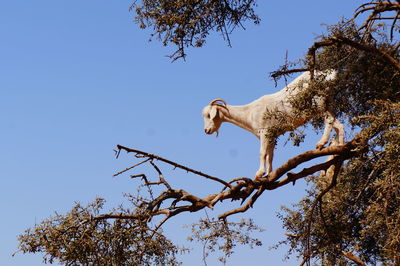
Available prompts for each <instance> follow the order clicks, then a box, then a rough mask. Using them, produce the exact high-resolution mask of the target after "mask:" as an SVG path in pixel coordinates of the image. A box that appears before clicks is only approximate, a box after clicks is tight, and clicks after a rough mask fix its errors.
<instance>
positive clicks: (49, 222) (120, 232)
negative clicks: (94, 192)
mask: <svg viewBox="0 0 400 266" xmlns="http://www.w3.org/2000/svg"><path fill="white" fill-rule="evenodd" d="M132 199H133V198H132ZM135 201H136V200H135ZM104 204H105V200H104V199H100V198H98V199H96V200H95V201H94V202H92V203H91V204H89V205H88V206H85V207H83V206H81V205H80V204H79V203H77V204H76V205H75V206H74V207H73V208H72V210H71V211H70V212H68V213H66V214H65V215H61V214H56V215H55V216H54V217H50V218H49V219H46V220H44V221H43V222H41V223H40V224H36V225H35V226H34V228H33V229H27V230H26V231H25V233H24V234H23V235H20V236H19V241H20V247H19V249H20V251H22V252H24V253H26V252H31V253H36V252H42V253H44V254H45V256H44V257H43V261H44V262H45V263H47V262H49V263H53V262H54V261H55V260H58V262H59V263H61V264H65V265H178V262H177V261H176V259H175V255H176V254H177V253H178V252H181V251H185V250H184V249H182V248H178V247H177V246H175V245H174V244H173V243H172V242H171V241H170V240H168V239H167V238H166V237H165V236H164V235H163V234H162V232H161V231H160V230H158V231H155V230H152V229H151V228H149V227H148V226H147V224H146V223H145V222H144V221H141V220H140V219H111V221H109V220H107V219H96V218H95V217H99V213H100V211H101V210H102V208H103V206H104ZM131 209H133V210H134V211H137V210H140V208H129V209H124V208H122V207H120V208H118V210H115V211H118V213H119V215H120V214H126V215H133V214H132V213H131Z"/></svg>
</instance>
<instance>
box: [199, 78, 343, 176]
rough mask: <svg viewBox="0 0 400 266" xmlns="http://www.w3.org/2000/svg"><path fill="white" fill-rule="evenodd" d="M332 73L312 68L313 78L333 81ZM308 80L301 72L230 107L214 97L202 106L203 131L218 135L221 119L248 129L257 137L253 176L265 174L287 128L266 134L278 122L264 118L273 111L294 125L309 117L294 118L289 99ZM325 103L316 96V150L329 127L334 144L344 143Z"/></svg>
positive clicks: (334, 118) (325, 141) (328, 134)
mask: <svg viewBox="0 0 400 266" xmlns="http://www.w3.org/2000/svg"><path fill="white" fill-rule="evenodd" d="M336 74H337V73H336V71H326V72H319V71H316V72H315V75H314V77H323V76H325V79H326V80H334V79H335V78H336ZM320 75H321V76H320ZM309 80H310V73H309V72H304V73H303V74H301V75H300V76H299V77H297V78H296V79H295V80H293V81H292V82H291V83H290V84H289V85H287V86H286V87H285V88H283V89H282V90H280V91H278V92H276V93H273V94H269V95H264V96H262V97H261V98H259V99H257V100H255V101H253V102H251V103H250V104H247V105H241V106H233V105H228V104H226V102H225V101H224V100H222V99H215V100H213V101H211V102H210V104H209V105H207V106H206V107H204V109H203V117H204V132H205V133H206V134H213V133H214V132H215V133H216V134H217V136H218V130H219V128H220V126H221V124H222V123H223V122H229V123H232V124H235V125H237V126H239V127H241V128H243V129H245V130H247V131H250V132H251V133H253V134H254V135H256V136H257V138H259V139H260V168H259V169H258V171H257V173H256V175H255V177H256V178H259V177H262V176H263V175H264V174H265V173H267V174H269V173H270V172H271V171H272V158H273V152H274V148H275V142H276V138H277V137H278V136H279V135H282V134H284V133H285V132H286V131H287V130H282V132H279V133H278V134H275V135H273V136H271V135H272V134H268V130H269V129H270V128H271V127H274V126H276V125H278V124H279V123H281V122H279V121H277V119H274V118H268V113H271V112H276V111H277V112H279V113H280V114H281V115H283V116H284V117H286V118H287V119H290V120H287V121H289V122H291V123H292V124H293V125H294V126H295V127H299V126H302V125H304V124H305V123H306V122H307V121H308V120H309V119H311V117H294V112H293V107H292V106H291V104H290V101H289V99H290V98H291V97H293V96H295V95H296V94H297V93H299V92H300V91H302V90H304V89H306V88H307V87H308V83H307V82H308V81H309ZM326 102H327V101H326V99H316V103H317V106H318V108H319V109H320V112H325V121H324V123H325V129H324V133H323V135H322V137H321V139H320V140H319V141H318V143H317V145H316V147H317V149H321V148H323V146H324V145H325V144H326V143H327V142H328V141H329V138H330V133H331V131H332V128H333V129H335V131H336V138H337V143H338V144H343V143H344V127H343V125H342V123H341V122H340V121H339V120H338V119H337V118H336V117H335V116H334V114H333V112H332V109H331V107H332V106H330V105H329V104H325V103H326ZM270 133H271V132H270ZM266 166H267V169H266ZM266 170H267V171H266Z"/></svg>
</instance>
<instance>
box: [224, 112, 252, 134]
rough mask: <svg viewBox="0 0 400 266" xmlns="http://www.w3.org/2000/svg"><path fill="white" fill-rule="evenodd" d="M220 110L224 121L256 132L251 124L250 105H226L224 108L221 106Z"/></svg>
mask: <svg viewBox="0 0 400 266" xmlns="http://www.w3.org/2000/svg"><path fill="white" fill-rule="evenodd" d="M219 110H220V111H221V113H222V116H221V119H222V122H228V123H232V124H234V125H236V126H238V127H241V128H243V129H245V130H248V131H250V132H253V133H254V134H256V132H254V128H253V127H252V125H251V124H250V119H249V116H250V113H249V106H248V105H226V106H225V107H224V108H219Z"/></svg>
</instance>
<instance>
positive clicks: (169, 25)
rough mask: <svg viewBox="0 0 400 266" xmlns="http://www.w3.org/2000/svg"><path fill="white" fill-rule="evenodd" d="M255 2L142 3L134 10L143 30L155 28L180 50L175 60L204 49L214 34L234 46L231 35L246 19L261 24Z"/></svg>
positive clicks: (181, 0) (160, 0) (182, 0)
mask: <svg viewBox="0 0 400 266" xmlns="http://www.w3.org/2000/svg"><path fill="white" fill-rule="evenodd" d="M255 2H256V1H253V0H245V1H243V0H224V1H220V0H178V1H170V0H142V1H135V2H134V4H133V5H132V7H131V8H132V9H134V10H135V12H136V19H135V20H136V22H137V23H138V24H139V25H140V27H141V28H146V27H153V31H154V33H153V34H152V36H154V35H155V36H156V37H157V38H158V39H159V40H161V41H162V43H163V45H165V46H166V45H168V44H173V45H175V46H177V50H176V51H175V52H174V53H173V54H172V55H171V58H172V59H173V60H175V59H178V58H184V57H185V56H186V54H185V48H187V47H202V46H203V45H204V43H205V41H206V37H207V36H208V35H209V33H210V32H211V31H217V32H220V33H221V34H222V36H223V38H224V39H225V40H226V41H227V42H228V44H229V45H230V39H229V35H230V33H231V32H232V31H233V30H234V29H235V28H236V27H238V26H242V27H243V25H242V23H243V22H245V21H246V20H251V21H252V22H253V23H255V24H258V23H259V18H258V16H257V15H256V14H255V13H254V10H253V7H254V6H255V5H256V3H255Z"/></svg>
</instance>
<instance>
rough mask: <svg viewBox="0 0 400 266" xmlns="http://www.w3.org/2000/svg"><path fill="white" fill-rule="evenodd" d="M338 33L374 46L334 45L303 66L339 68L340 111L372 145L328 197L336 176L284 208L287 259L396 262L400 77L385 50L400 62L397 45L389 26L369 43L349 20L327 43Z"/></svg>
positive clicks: (320, 180) (373, 33) (399, 259)
mask: <svg viewBox="0 0 400 266" xmlns="http://www.w3.org/2000/svg"><path fill="white" fill-rule="evenodd" d="M338 36H339V37H341V38H343V39H346V40H351V41H353V42H355V43H359V44H362V45H363V46H364V47H368V48H373V49H368V50H367V49H357V48H355V47H353V46H350V45H345V44H343V43H336V44H333V45H330V46H328V47H324V48H323V49H322V50H321V51H319V52H318V53H317V55H316V61H315V62H313V60H312V59H310V58H307V59H306V60H305V62H306V64H308V66H309V67H311V66H313V67H317V68H322V69H324V68H334V69H336V70H337V71H338V73H339V78H338V79H337V82H336V83H335V84H334V86H332V87H333V88H334V90H335V93H334V103H335V111H336V114H337V115H338V116H339V117H342V118H347V119H349V123H350V124H351V125H352V127H353V128H356V129H357V131H359V132H358V133H357V137H358V138H361V139H365V140H367V147H364V148H365V151H363V152H361V153H358V155H357V156H354V157H352V158H351V159H350V160H349V161H348V162H347V163H346V164H345V165H344V166H343V167H342V170H341V172H340V173H339V175H338V176H337V180H335V182H334V183H335V184H334V186H333V188H332V189H329V191H328V192H327V191H326V188H327V187H328V186H329V185H330V184H332V182H333V181H332V179H331V178H328V177H326V176H325V177H324V176H314V177H313V178H311V179H310V181H311V185H312V187H311V188H310V190H309V191H308V193H307V195H306V197H305V198H304V199H303V200H302V201H300V202H299V203H297V204H295V205H294V206H293V208H287V207H283V209H282V212H281V213H280V214H279V217H280V218H281V220H282V221H283V226H284V228H285V229H286V230H287V231H288V232H289V233H288V237H287V239H286V240H284V241H282V242H281V244H289V245H290V246H291V249H290V251H289V254H291V253H293V252H296V253H297V254H299V256H302V257H303V258H304V261H303V262H304V263H305V262H309V261H310V259H311V258H315V260H317V261H319V262H318V264H323V265H350V264H351V263H350V262H349V260H350V261H352V262H353V263H354V262H356V263H357V264H359V265H365V263H372V264H375V263H378V262H381V263H384V264H388V265H398V264H400V256H399V254H400V237H399V236H400V226H399V225H400V207H399V206H400V201H399V199H400V198H399V195H400V168H399V158H400V144H399V143H400V130H399V128H398V126H399V124H400V103H399V98H400V91H399V88H400V73H399V71H398V70H397V68H396V65H395V64H390V63H388V60H387V58H385V57H384V56H383V54H382V53H381V52H384V53H386V54H390V55H391V57H392V58H394V59H395V60H396V61H398V59H399V52H398V42H397V41H396V40H394V39H393V38H392V39H391V40H390V38H387V28H386V27H384V25H383V24H382V25H380V27H375V28H373V29H370V30H369V31H368V38H366V37H365V32H361V31H359V29H357V27H356V25H354V24H352V23H349V22H347V23H339V24H338V25H336V26H333V27H330V29H329V34H328V35H327V36H323V37H322V39H321V42H323V41H326V40H329V39H330V38H336V37H338ZM376 51H379V52H376ZM315 85H316V87H315V91H319V89H320V86H319V84H315ZM315 95H316V93H314V94H313V95H311V96H312V97H314V96H315ZM304 99H306V100H307V99H309V98H307V97H305V98H304ZM304 99H303V100H302V99H300V101H299V102H300V104H299V106H300V108H303V107H305V105H301V102H302V101H303V102H305V100H304ZM296 100H298V99H296ZM315 125H318V123H315Z"/></svg>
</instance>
